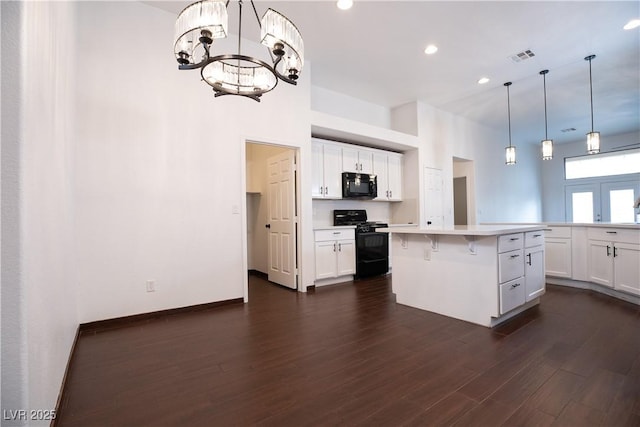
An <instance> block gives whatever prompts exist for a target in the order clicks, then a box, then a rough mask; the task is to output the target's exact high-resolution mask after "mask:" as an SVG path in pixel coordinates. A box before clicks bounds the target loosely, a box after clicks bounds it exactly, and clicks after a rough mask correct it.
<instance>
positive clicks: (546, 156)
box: [540, 70, 553, 160]
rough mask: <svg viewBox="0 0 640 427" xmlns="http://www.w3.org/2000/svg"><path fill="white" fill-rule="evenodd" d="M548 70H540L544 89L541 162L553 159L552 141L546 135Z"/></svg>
mask: <svg viewBox="0 0 640 427" xmlns="http://www.w3.org/2000/svg"><path fill="white" fill-rule="evenodd" d="M548 73H549V70H542V71H540V74H542V82H543V83H542V84H543V87H544V139H543V140H542V160H551V159H553V140H552V139H549V136H548V134H547V74H548Z"/></svg>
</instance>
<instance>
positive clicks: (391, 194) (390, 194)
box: [389, 190, 393, 198]
mask: <svg viewBox="0 0 640 427" xmlns="http://www.w3.org/2000/svg"><path fill="white" fill-rule="evenodd" d="M389 197H390V198H393V190H389Z"/></svg>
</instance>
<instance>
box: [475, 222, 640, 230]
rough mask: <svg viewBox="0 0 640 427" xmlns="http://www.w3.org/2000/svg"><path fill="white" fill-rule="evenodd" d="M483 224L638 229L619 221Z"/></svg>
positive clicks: (637, 226)
mask: <svg viewBox="0 0 640 427" xmlns="http://www.w3.org/2000/svg"><path fill="white" fill-rule="evenodd" d="M484 225H491V226H503V225H537V226H541V227H543V228H546V227H603V228H628V229H632V230H640V224H635V223H631V222H629V223H619V222H589V223H577V222H535V223H534V222H523V223H512V222H509V223H495V224H494V223H488V224H484Z"/></svg>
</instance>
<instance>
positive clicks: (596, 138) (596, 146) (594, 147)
mask: <svg viewBox="0 0 640 427" xmlns="http://www.w3.org/2000/svg"><path fill="white" fill-rule="evenodd" d="M599 152H600V132H593V131H591V132H589V133H588V134H587V154H598V153H599Z"/></svg>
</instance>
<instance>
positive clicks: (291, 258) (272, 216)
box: [267, 151, 297, 289]
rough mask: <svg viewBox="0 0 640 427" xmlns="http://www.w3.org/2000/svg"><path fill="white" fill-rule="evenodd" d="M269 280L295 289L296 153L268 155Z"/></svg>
mask: <svg viewBox="0 0 640 427" xmlns="http://www.w3.org/2000/svg"><path fill="white" fill-rule="evenodd" d="M267 163H268V164H267V170H268V171H269V190H268V195H267V197H268V200H269V224H267V230H268V234H269V239H268V242H269V244H268V250H269V272H268V276H269V281H271V282H274V283H277V284H279V285H283V286H286V287H288V288H292V289H296V287H297V286H296V285H297V280H296V215H295V212H296V210H295V200H296V199H295V188H296V186H295V154H294V152H293V151H287V152H285V153H283V154H279V155H276V156H273V157H269V158H268V159H267Z"/></svg>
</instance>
